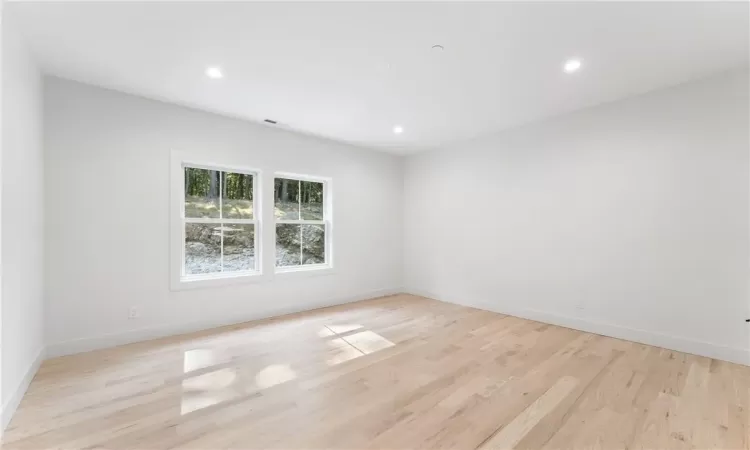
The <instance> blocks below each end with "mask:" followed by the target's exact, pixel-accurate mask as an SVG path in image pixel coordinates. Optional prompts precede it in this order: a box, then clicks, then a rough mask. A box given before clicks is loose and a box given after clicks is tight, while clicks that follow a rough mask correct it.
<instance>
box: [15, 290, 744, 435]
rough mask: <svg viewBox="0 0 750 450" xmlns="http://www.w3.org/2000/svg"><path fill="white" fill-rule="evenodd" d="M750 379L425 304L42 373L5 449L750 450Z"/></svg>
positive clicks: (203, 337) (126, 351)
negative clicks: (565, 449) (585, 449)
mask: <svg viewBox="0 0 750 450" xmlns="http://www.w3.org/2000/svg"><path fill="white" fill-rule="evenodd" d="M749 414H750V367H746V366H740V365H736V364H731V363H727V362H723V361H716V360H711V359H708V358H702V357H697V356H694V355H688V354H684V353H679V352H675V351H671V350H665V349H660V348H656V347H650V346H647V345H642V344H636V343H632V342H627V341H622V340H617V339H611V338H606V337H603V336H597V335H593V334H588V333H582V332H579V331H575V330H571V329H567V328H561V327H555V326H552V325H547V324H543V323H539V322H533V321H528V320H524V319H520V318H517V317H512V316H505V315H502V314H495V313H491V312H487V311H482V310H478V309H473V308H467V307H463V306H458V305H453V304H447V303H442V302H437V301H434V300H429V299H425V298H422V297H416V296H411V295H396V296H390V297H385V298H380V299H373V300H368V301H363V302H358V303H353V304H347V305H341V306H336V307H332V308H325V309H320V310H315V311H309V312H305V313H298V314H292V315H288V316H283V317H276V318H270V319H265V320H260V321H255V322H249V323H245V324H238V325H232V326H227V327H221V328H217V329H214V330H206V331H201V332H197V333H191V334H186V335H181V336H172V337H168V338H163V339H157V340H153V341H148V342H141V343H136V344H131V345H126V346H122V347H117V348H111V349H105V350H100V351H94V352H89V353H85V354H79V355H73V356H68V357H62V358H55V359H51V360H48V361H45V362H44V363H43V365H42V367H41V368H40V370H39V372H38V374H37V376H36V377H35V378H34V380H33V382H32V384H31V386H30V387H29V390H28V393H27V395H26V396H25V397H24V399H23V401H22V402H21V405H20V407H19V409H18V411H17V413H16V415H15V417H14V418H13V421H12V422H11V424H10V426H9V427H8V429H7V430H6V433H5V435H4V436H3V441H2V447H3V448H4V449H35V450H36V449H43V448H66V449H76V448H92V449H93V448H97V449H109V450H115V449H118V450H126V449H168V448H175V449H187V448H191V449H217V448H237V449H250V448H253V449H255V448H268V449H272V448H278V449H290V448H294V449H313V448H341V449H344V448H346V449H352V448H357V449H365V448H378V449H379V448H388V449H394V450H395V449H407V448H408V449H418V448H460V449H473V448H477V447H480V446H481V447H482V448H484V449H496V448H497V449H499V448H503V449H506V448H519V449H520V448H546V449H563V448H570V449H580V448H591V449H619V448H631V449H632V448H644V449H646V448H648V449H672V448H673V449H683V448H685V449H687V448H705V449H708V448H711V449H745V450H750V438H749V437H748V436H749V435H750V426H749V425H748V422H749V419H750V416H749Z"/></svg>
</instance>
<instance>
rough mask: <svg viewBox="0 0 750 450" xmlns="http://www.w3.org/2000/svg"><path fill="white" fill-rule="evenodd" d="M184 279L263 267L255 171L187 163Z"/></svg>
mask: <svg viewBox="0 0 750 450" xmlns="http://www.w3.org/2000/svg"><path fill="white" fill-rule="evenodd" d="M182 174H183V181H184V190H183V193H184V195H183V198H182V208H181V212H182V214H181V218H182V232H183V233H182V272H181V280H183V281H190V280H195V279H206V278H220V277H227V276H233V277H234V276H238V275H249V274H255V273H258V272H259V267H260V263H259V258H258V254H257V253H256V249H257V248H258V246H257V244H258V240H257V239H258V231H259V230H258V219H259V214H258V210H257V206H256V205H257V204H256V200H255V193H256V182H257V180H256V178H257V176H256V174H255V173H253V172H245V171H240V170H223V169H221V168H217V167H206V166H196V165H192V164H186V163H183V164H182Z"/></svg>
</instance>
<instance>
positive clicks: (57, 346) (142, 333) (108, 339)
mask: <svg viewBox="0 0 750 450" xmlns="http://www.w3.org/2000/svg"><path fill="white" fill-rule="evenodd" d="M401 292H403V289H401V288H394V289H379V290H376V291H370V292H366V293H363V294H360V295H354V296H350V297H345V298H339V299H332V300H324V301H319V302H316V303H308V304H306V305H303V306H297V307H283V308H275V309H271V310H266V311H263V312H262V313H256V314H248V315H244V316H241V317H233V318H229V319H226V318H225V319H213V320H202V321H197V322H190V323H172V324H164V325H161V326H156V327H149V328H141V329H138V330H129V331H125V332H122V333H112V334H106V335H102V336H96V337H89V338H80V339H73V340H69V341H63V342H56V343H52V344H48V345H47V357H49V358H54V357H57V356H65V355H72V354H75V353H83V352H88V351H91V350H99V349H102V348H109V347H117V346H118V345H124V344H131V343H133V342H141V341H147V340H150V339H157V338H161V337H166V336H174V335H178V334H185V333H192V332H195V331H202V330H208V329H211V328H217V327H222V326H227V325H234V324H238V323H244V322H250V321H252V320H260V319H266V318H269V317H276V316H282V315H285V314H292V313H297V312H302V311H310V310H313V309H319V308H325V307H328V306H336V305H342V304H345V303H352V302H357V301H361V300H367V299H371V298H377V297H384V296H387V295H393V294H398V293H401Z"/></svg>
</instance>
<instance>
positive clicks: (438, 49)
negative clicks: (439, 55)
mask: <svg viewBox="0 0 750 450" xmlns="http://www.w3.org/2000/svg"><path fill="white" fill-rule="evenodd" d="M432 50H433V51H435V52H442V51H443V50H445V47H443V46H442V45H433V46H432Z"/></svg>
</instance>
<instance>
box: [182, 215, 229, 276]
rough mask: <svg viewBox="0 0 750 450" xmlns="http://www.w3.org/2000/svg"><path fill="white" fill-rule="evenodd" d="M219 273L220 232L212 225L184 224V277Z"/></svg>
mask: <svg viewBox="0 0 750 450" xmlns="http://www.w3.org/2000/svg"><path fill="white" fill-rule="evenodd" d="M216 272H221V231H220V227H219V225H218V224H214V223H187V224H185V275H193V274H199V273H216Z"/></svg>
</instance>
